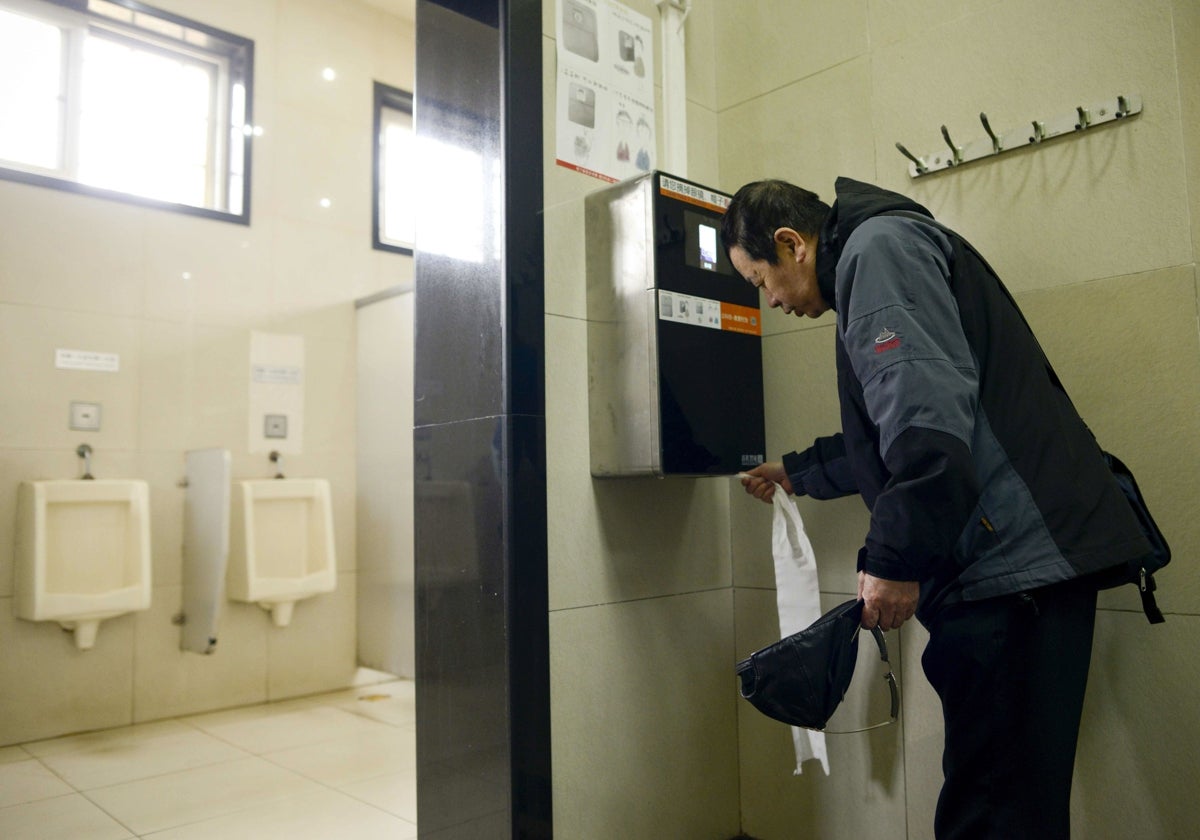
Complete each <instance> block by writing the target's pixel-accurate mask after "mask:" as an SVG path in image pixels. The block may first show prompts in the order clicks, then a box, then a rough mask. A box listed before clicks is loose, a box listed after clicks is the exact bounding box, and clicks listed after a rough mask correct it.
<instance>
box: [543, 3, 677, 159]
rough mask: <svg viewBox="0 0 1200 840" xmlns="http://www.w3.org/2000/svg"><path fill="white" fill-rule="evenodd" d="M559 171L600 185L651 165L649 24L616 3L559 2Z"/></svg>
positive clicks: (652, 142)
mask: <svg viewBox="0 0 1200 840" xmlns="http://www.w3.org/2000/svg"><path fill="white" fill-rule="evenodd" d="M557 29H558V88H557V92H556V98H557V109H556V110H557V115H558V116H557V120H556V122H557V129H558V130H557V134H556V136H557V141H556V144H555V145H556V148H555V157H556V158H557V162H558V165H559V166H565V167H567V168H568V169H574V170H575V171H577V172H582V173H584V174H586V175H591V176H593V177H595V178H600V179H602V180H605V181H609V182H612V181H620V180H623V179H625V178H629V177H632V176H635V175H639V174H641V173H643V172H649V171H650V170H651V169H653V168H654V157H655V155H654V148H655V143H654V134H655V131H654V67H653V64H654V45H653V42H652V41H651V36H652V35H653V33H654V26H653V23H652V21H651V20H650V18H648V17H646V16H645V15H640V14H638V13H637V12H635V11H633V10H632V9H630V8H628V7H626V6H623V5H622V4H620V3H617V2H615V0H558V22H557Z"/></svg>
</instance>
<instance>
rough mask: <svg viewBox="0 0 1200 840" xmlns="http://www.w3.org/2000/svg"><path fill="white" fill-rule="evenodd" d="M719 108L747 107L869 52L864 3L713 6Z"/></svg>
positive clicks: (826, 0) (772, 1) (783, 0)
mask: <svg viewBox="0 0 1200 840" xmlns="http://www.w3.org/2000/svg"><path fill="white" fill-rule="evenodd" d="M714 11H715V17H714V27H715V29H716V31H717V32H720V33H721V36H722V40H721V45H720V47H719V48H717V50H716V64H717V108H718V110H722V111H723V110H724V109H726V108H729V107H730V106H733V105H737V104H739V103H744V102H747V101H748V100H750V99H753V98H754V97H757V96H761V95H763V94H765V93H767V92H768V91H773V90H776V89H778V88H781V87H784V86H786V85H789V84H791V83H793V82H795V81H797V80H800V79H804V78H807V77H809V76H813V75H814V74H817V73H819V72H820V71H822V70H825V69H827V68H830V67H833V66H834V65H837V64H842V63H844V62H846V61H848V60H850V59H852V58H855V57H857V56H860V55H863V54H864V53H866V52H867V50H868V30H867V0H850V2H846V1H845V0H842V2H838V0H816V2H812V3H807V4H805V6H804V8H803V11H801V10H800V8H798V7H797V5H796V4H795V3H789V2H788V0H769V2H758V3H717V4H715V7H714Z"/></svg>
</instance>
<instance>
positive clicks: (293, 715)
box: [187, 705, 377, 755]
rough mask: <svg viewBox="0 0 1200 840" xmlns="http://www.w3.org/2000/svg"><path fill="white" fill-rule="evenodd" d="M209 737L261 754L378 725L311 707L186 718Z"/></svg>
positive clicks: (345, 734) (350, 733)
mask: <svg viewBox="0 0 1200 840" xmlns="http://www.w3.org/2000/svg"><path fill="white" fill-rule="evenodd" d="M187 720H188V722H189V723H191V724H192V725H193V726H196V727H198V728H200V729H202V730H204V731H205V732H208V733H209V734H210V735H214V736H216V737H217V738H220V739H221V740H222V741H227V742H228V743H230V744H233V745H234V746H237V747H241V748H242V749H244V750H246V751H247V752H251V753H254V754H255V755H261V754H262V753H267V752H275V751H276V750H283V749H287V748H289V747H299V746H303V745H305V744H316V743H319V742H321V741H329V740H332V739H334V738H342V737H348V736H352V735H360V734H364V733H369V732H374V731H376V730H375V727H376V726H377V724H375V723H372V722H371V721H369V720H364V719H362V718H361V717H358V716H357V715H352V714H350V713H349V712H345V711H342V710H341V709H337V708H334V707H332V706H321V705H310V706H305V707H301V708H298V709H296V710H295V711H289V712H284V713H281V714H273V715H270V716H267V717H254V718H248V719H240V720H230V721H219V722H215V723H214V722H212V721H205V720H200V719H197V718H188V719H187Z"/></svg>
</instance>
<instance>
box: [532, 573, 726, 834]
mask: <svg viewBox="0 0 1200 840" xmlns="http://www.w3.org/2000/svg"><path fill="white" fill-rule="evenodd" d="M550 674H551V695H552V697H553V706H552V709H551V731H552V741H553V752H554V762H553V764H554V767H553V777H554V778H553V796H554V810H555V815H556V816H555V825H554V835H555V837H561V838H563V840H573V839H575V838H578V840H591V838H596V837H706V836H711V837H727V836H731V835H733V834H736V833H737V831H738V794H737V789H738V779H737V737H736V722H735V715H736V712H735V706H734V702H735V698H736V694H735V692H736V689H735V688H734V685H735V682H734V680H733V621H732V595H731V593H730V591H729V590H724V591H717V592H700V593H693V594H688V595H681V596H678V597H672V598H655V599H650V600H644V601H636V602H630V603H623V604H611V605H607V606H599V607H592V608H586V609H570V610H559V611H555V612H551V614H550Z"/></svg>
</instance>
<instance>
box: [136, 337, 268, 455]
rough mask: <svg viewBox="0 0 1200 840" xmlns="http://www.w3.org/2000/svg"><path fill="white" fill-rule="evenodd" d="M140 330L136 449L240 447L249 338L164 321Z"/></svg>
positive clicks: (245, 407)
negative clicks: (139, 381) (138, 432)
mask: <svg viewBox="0 0 1200 840" xmlns="http://www.w3.org/2000/svg"><path fill="white" fill-rule="evenodd" d="M143 331H144V332H143V338H142V365H141V383H140V389H139V413H138V419H139V430H140V433H141V437H140V446H141V448H142V449H144V450H153V451H164V450H167V451H179V450H187V449H204V448H210V447H214V446H222V447H230V446H234V447H236V448H244V447H245V445H246V444H245V441H244V438H245V434H246V416H247V412H248V411H249V405H248V393H247V383H248V382H249V378H250V374H249V344H250V335H249V333H248V332H247V331H246V330H242V329H226V328H219V327H204V326H199V325H190V324H177V323H171V322H166V321H145V322H143Z"/></svg>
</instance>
